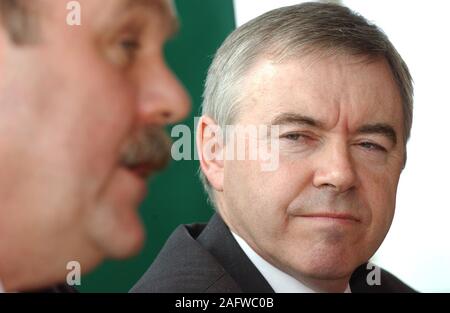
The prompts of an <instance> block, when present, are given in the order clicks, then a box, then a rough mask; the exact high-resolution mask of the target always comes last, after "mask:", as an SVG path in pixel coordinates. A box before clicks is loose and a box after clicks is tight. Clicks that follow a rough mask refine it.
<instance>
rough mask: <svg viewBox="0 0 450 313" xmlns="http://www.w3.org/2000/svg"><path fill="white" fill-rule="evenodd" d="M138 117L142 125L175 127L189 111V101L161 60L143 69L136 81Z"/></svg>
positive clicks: (182, 88)
mask: <svg viewBox="0 0 450 313" xmlns="http://www.w3.org/2000/svg"><path fill="white" fill-rule="evenodd" d="M138 84H139V92H138V117H139V121H140V123H142V124H156V125H166V124H172V123H176V122H178V121H180V120H182V119H183V118H185V117H186V116H187V114H188V113H189V111H190V107H191V105H190V98H189V96H188V94H187V93H186V91H185V89H184V87H183V86H181V84H180V82H179V81H178V79H177V78H176V77H175V76H174V74H173V73H172V72H171V71H170V70H169V68H168V67H167V65H166V64H165V63H164V61H163V60H160V61H158V62H152V63H151V64H148V66H143V67H142V68H141V71H140V73H139V78H138Z"/></svg>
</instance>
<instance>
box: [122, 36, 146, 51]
mask: <svg viewBox="0 0 450 313" xmlns="http://www.w3.org/2000/svg"><path fill="white" fill-rule="evenodd" d="M120 45H121V46H122V48H123V49H124V50H126V51H127V53H136V51H137V50H139V49H140V47H141V45H140V43H139V41H138V40H136V39H129V38H127V39H123V40H122V41H121V42H120Z"/></svg>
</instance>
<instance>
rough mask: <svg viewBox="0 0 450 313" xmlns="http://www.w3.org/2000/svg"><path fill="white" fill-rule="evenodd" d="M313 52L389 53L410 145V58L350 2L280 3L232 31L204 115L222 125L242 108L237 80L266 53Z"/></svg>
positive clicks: (213, 71)
mask: <svg viewBox="0 0 450 313" xmlns="http://www.w3.org/2000/svg"><path fill="white" fill-rule="evenodd" d="M313 53H326V54H327V55H334V54H339V53H340V54H350V55H355V56H366V57H368V58H370V59H374V58H380V57H381V58H384V59H386V61H387V62H388V64H389V66H390V68H391V71H392V74H393V76H394V79H395V82H396V84H397V86H398V88H399V91H400V95H401V98H402V106H403V116H404V132H403V133H404V143H405V145H406V142H407V141H408V139H409V137H410V133H411V126H412V117H413V83H412V78H411V75H410V73H409V70H408V67H407V65H406V63H405V62H404V61H403V59H402V58H401V56H400V54H399V53H398V52H397V50H396V49H395V47H394V46H393V44H392V43H391V42H390V41H389V39H388V37H387V36H386V35H385V34H384V33H383V31H382V30H380V29H379V28H378V27H377V26H376V25H374V24H372V23H370V22H368V21H367V20H366V19H365V18H364V17H363V16H361V15H359V14H357V13H355V12H353V11H351V10H350V9H349V8H347V7H344V6H340V5H337V4H331V3H317V2H307V3H302V4H298V5H293V6H288V7H283V8H279V9H275V10H273V11H270V12H268V13H265V14H263V15H261V16H259V17H257V18H255V19H253V20H251V21H249V22H247V23H246V24H244V25H242V26H241V27H239V28H237V29H236V30H235V31H233V32H232V33H231V34H230V35H229V36H228V37H227V39H226V40H225V41H224V43H223V44H222V46H221V47H220V48H219V50H218V51H217V53H216V55H215V57H214V60H213V62H212V64H211V66H210V68H209V71H208V75H207V78H206V83H205V91H204V94H203V104H202V115H207V116H209V117H211V118H212V119H214V120H215V121H216V123H217V124H218V125H219V126H220V127H224V126H225V125H229V124H232V123H233V121H234V119H235V118H236V116H237V114H238V110H239V106H238V104H239V88H238V86H239V85H241V83H242V80H243V79H245V74H246V73H247V71H248V70H249V69H250V68H251V66H252V65H254V64H255V62H256V61H258V60H259V59H260V58H261V56H264V55H265V56H269V58H270V59H274V60H277V61H280V62H281V61H282V60H285V59H288V58H293V57H298V58H299V57H302V56H305V55H307V54H313ZM405 151H406V149H405ZM405 153H406V152H405ZM405 161H406V154H405ZM199 175H200V179H201V181H202V183H203V185H204V187H205V190H206V192H207V193H208V195H209V197H210V200H211V201H214V197H213V196H214V195H213V190H212V188H211V186H210V184H209V182H208V180H207V179H206V177H205V176H204V174H203V173H202V172H201V170H200V171H199Z"/></svg>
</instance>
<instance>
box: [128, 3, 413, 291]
mask: <svg viewBox="0 0 450 313" xmlns="http://www.w3.org/2000/svg"><path fill="white" fill-rule="evenodd" d="M412 93H413V90H412V82H411V76H410V74H409V71H408V68H407V66H406V64H405V63H404V62H403V60H402V58H401V57H400V55H399V54H398V52H397V51H396V50H395V48H394V46H393V45H392V44H391V42H390V41H389V39H388V38H387V37H386V35H384V34H383V33H382V32H381V31H380V30H379V29H378V28H377V27H376V26H375V25H373V24H370V23H369V22H367V20H365V19H364V18H363V17H362V16H360V15H357V14H355V13H353V12H352V11H350V10H349V9H348V8H345V7H342V6H338V5H333V4H323V3H304V4H300V5H296V6H291V7H286V8H281V9H277V10H274V11H271V12H268V13H266V14H264V15H262V16H260V17H258V18H256V19H254V20H252V21H250V22H248V23H247V24H245V25H243V26H241V27H240V28H238V29H237V30H235V31H234V32H233V33H232V34H231V35H230V36H229V37H228V38H227V39H226V41H225V42H224V43H223V45H222V46H221V47H220V49H219V50H218V52H217V54H216V56H215V58H214V61H213V64H212V65H211V68H210V70H209V72H208V77H207V80H206V88H205V93H204V102H203V112H202V114H203V115H202V117H201V118H200V120H199V122H198V126H197V137H196V139H197V149H198V152H199V153H198V154H199V156H200V166H201V172H202V173H201V177H202V179H203V182H204V185H205V188H206V190H207V191H208V194H209V196H210V199H211V201H212V203H214V206H215V208H216V210H217V214H216V215H215V216H214V217H213V218H212V220H211V221H210V222H209V224H208V225H207V226H206V227H205V226H201V225H191V226H181V227H180V228H179V229H178V230H177V231H176V232H175V233H174V235H173V236H172V237H171V238H170V239H169V241H168V242H167V244H166V246H165V247H164V248H163V250H162V251H161V253H160V255H159V256H158V257H157V258H156V260H155V262H154V263H153V265H152V266H151V267H150V269H149V270H148V272H147V273H146V274H145V275H144V276H143V277H142V278H141V280H140V281H139V282H138V283H137V284H136V286H135V287H134V288H133V291H137V292H146V291H149V292H170V291H177V292H237V291H244V292H271V291H275V292H372V291H373V292H378V291H381V292H408V291H412V289H410V288H409V287H408V286H406V285H404V284H403V283H402V282H400V281H399V280H398V279H396V278H395V277H394V276H392V275H391V274H389V273H387V272H385V271H382V270H380V269H379V268H373V267H372V265H368V264H367V262H368V260H369V259H370V258H371V257H372V255H373V254H374V253H375V252H376V250H377V249H378V248H379V246H380V245H381V243H382V241H383V240H384V238H385V236H386V234H387V232H388V230H389V228H390V225H391V222H392V219H393V216H394V208H395V199H396V190H397V185H398V181H399V177H400V174H401V172H402V169H403V167H404V165H405V162H406V142H407V140H408V138H409V134H410V129H411V123H412ZM230 125H231V126H230Z"/></svg>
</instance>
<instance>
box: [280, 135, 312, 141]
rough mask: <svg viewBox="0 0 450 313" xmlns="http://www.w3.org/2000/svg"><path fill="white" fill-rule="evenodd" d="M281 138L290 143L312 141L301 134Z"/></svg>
mask: <svg viewBox="0 0 450 313" xmlns="http://www.w3.org/2000/svg"><path fill="white" fill-rule="evenodd" d="M281 138H285V139H287V140H290V141H306V140H309V139H311V138H310V137H308V136H306V135H303V134H300V133H290V134H285V135H283V136H281Z"/></svg>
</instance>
